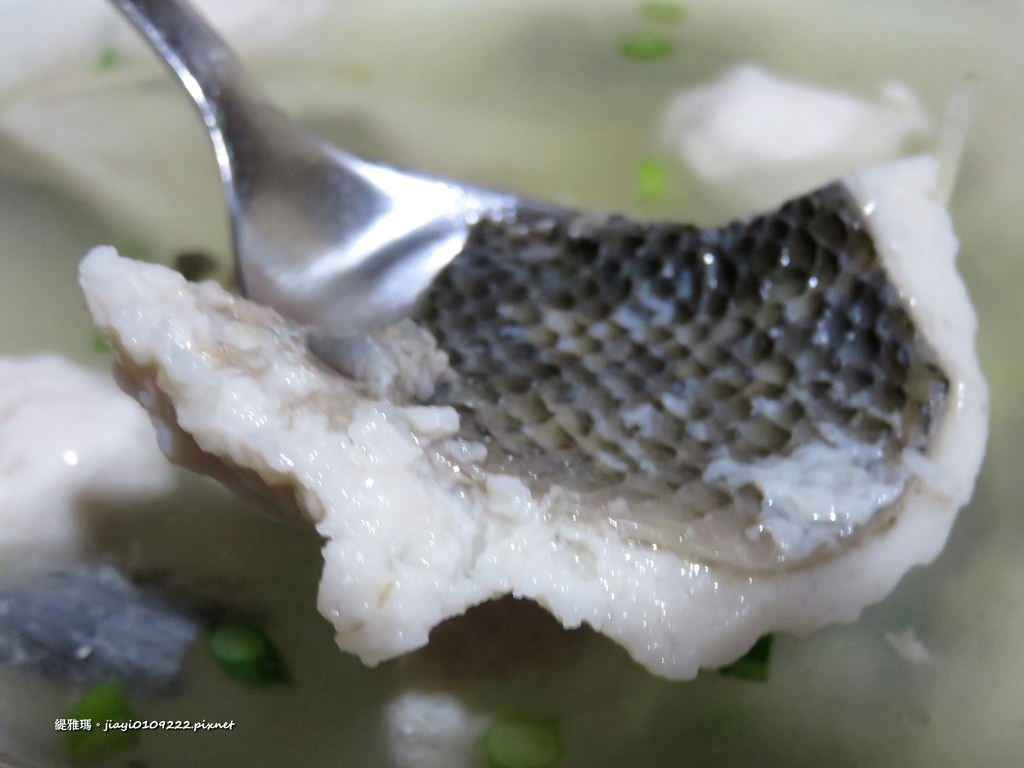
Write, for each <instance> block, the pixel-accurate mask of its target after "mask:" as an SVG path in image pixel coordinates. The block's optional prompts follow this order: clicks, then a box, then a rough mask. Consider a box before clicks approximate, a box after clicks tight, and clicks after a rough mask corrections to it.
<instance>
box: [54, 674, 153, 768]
mask: <svg viewBox="0 0 1024 768" xmlns="http://www.w3.org/2000/svg"><path fill="white" fill-rule="evenodd" d="M132 719H133V716H132V711H131V707H130V706H129V704H128V694H127V693H125V690H124V686H122V685H121V683H119V682H117V681H116V680H110V681H108V682H106V683H100V684H99V685H96V686H94V687H92V688H90V689H89V690H88V691H86V692H85V694H84V695H83V696H82V698H80V699H79V700H78V701H77V702H76V703H75V705H74V706H73V707H72V708H71V711H70V712H68V714H67V720H68V721H74V723H75V729H74V730H66V731H65V738H66V739H67V747H68V752H69V753H70V755H71V757H72V758H74V759H75V760H99V759H100V758H103V757H107V756H108V755H110V754H112V753H114V752H117V751H120V750H122V749H125V748H126V747H130V746H132V745H133V744H135V743H136V742H137V741H138V732H137V731H134V730H128V729H125V730H121V729H119V728H115V727H110V728H109V729H108V727H107V723H108V721H109V722H110V723H111V724H112V725H113V724H115V723H125V722H128V721H130V720H132Z"/></svg>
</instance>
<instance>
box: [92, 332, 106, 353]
mask: <svg viewBox="0 0 1024 768" xmlns="http://www.w3.org/2000/svg"><path fill="white" fill-rule="evenodd" d="M92 351H93V352H109V351H110V345H109V344H108V343H107V340H106V339H104V338H103V337H102V336H101V335H100V332H99V331H93V332H92Z"/></svg>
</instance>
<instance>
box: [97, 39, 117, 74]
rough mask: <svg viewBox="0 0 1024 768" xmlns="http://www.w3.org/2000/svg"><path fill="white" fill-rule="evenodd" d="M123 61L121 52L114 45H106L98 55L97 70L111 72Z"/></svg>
mask: <svg viewBox="0 0 1024 768" xmlns="http://www.w3.org/2000/svg"><path fill="white" fill-rule="evenodd" d="M120 63H121V52H120V51H119V50H117V48H114V47H113V46H112V45H105V46H103V47H102V48H100V52H99V53H98V54H97V55H96V71H97V72H109V71H110V70H112V69H113V68H114V67H116V66H117V65H118V64H120Z"/></svg>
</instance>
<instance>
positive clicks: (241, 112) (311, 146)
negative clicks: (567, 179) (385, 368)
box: [112, 0, 543, 329]
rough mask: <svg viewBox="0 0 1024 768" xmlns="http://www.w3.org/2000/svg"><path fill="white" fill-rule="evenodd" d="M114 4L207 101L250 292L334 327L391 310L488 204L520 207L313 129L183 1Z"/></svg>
mask: <svg viewBox="0 0 1024 768" xmlns="http://www.w3.org/2000/svg"><path fill="white" fill-rule="evenodd" d="M112 2H113V4H114V6H116V7H117V9H118V10H119V11H121V13H122V14H123V15H124V16H125V17H126V18H127V19H128V20H129V21H130V22H131V23H132V24H133V25H134V26H135V27H136V28H137V29H138V30H139V31H140V32H141V33H142V34H143V35H144V36H145V37H146V39H147V40H148V41H149V43H150V44H151V45H152V47H153V48H154V49H155V50H156V51H157V53H159V54H160V56H161V57H162V58H163V59H164V61H165V62H166V63H167V64H168V66H169V67H170V68H171V70H172V71H173V72H174V74H175V75H177V77H178V79H179V80H180V81H181V83H182V85H183V86H184V88H185V90H186V91H187V92H188V95H189V96H190V97H191V98H192V100H193V101H194V102H195V104H196V106H197V107H198V109H199V113H200V115H201V116H202V119H203V122H204V123H205V125H206V128H207V130H208V131H209V133H210V139H211V141H212V142H213V148H214V153H215V155H216V158H217V164H218V166H219V168H220V176H221V180H222V181H223V183H224V191H225V195H226V197H227V201H228V207H229V210H230V215H231V231H232V237H233V241H234V251H235V263H236V270H237V273H238V278H239V280H240V283H241V285H242V290H243V292H244V293H245V294H246V295H247V296H249V297H250V298H253V299H255V300H257V301H259V302H262V303H265V304H269V305H271V306H273V307H275V308H276V309H278V310H279V311H281V312H282V313H283V314H285V315H288V316H290V317H292V318H294V319H296V320H299V321H302V322H306V323H315V324H317V325H320V326H324V327H328V328H346V329H348V328H351V327H353V326H360V325H365V324H368V323H372V322H376V321H379V320H382V319H387V318H388V317H391V316H393V315H396V314H399V313H400V312H401V311H402V310H403V309H405V308H407V307H408V306H409V305H410V304H411V303H412V302H413V301H415V299H416V297H417V296H418V295H419V294H420V292H421V291H422V290H423V289H424V288H425V287H426V286H427V285H429V283H430V282H431V280H432V279H433V278H434V276H435V275H437V273H438V272H439V271H440V270H442V269H443V268H444V267H445V265H447V264H448V263H449V262H450V261H451V260H452V259H453V258H454V257H455V256H457V255H458V254H459V253H460V251H461V250H462V248H463V246H464V244H465V242H466V239H467V237H468V233H469V229H470V228H471V227H472V225H473V224H474V223H475V222H476V221H477V220H478V219H479V218H480V217H481V215H484V214H487V215H489V216H505V215H508V214H511V213H513V212H514V211H515V210H516V208H517V207H518V206H521V205H524V203H523V202H522V201H520V200H519V199H517V198H516V197H515V196H512V195H508V194H500V193H496V192H492V191H489V190H485V189H481V188H478V187H473V186H470V185H466V184H459V183H455V182H451V181H447V180H442V179H435V178H432V177H429V176H425V175H423V174H417V173H409V172H405V171H400V170H397V169H395V168H391V167H388V166H386V165H381V164H378V163H371V162H367V161H365V160H362V159H360V158H358V157H354V156H352V155H350V154H348V153H346V152H344V151H342V150H340V149H338V148H337V147H334V146H332V145H330V144H328V143H327V142H325V141H322V140H321V139H319V138H317V137H316V136H314V135H312V134H310V133H309V132H308V131H306V130H305V129H304V128H302V127H301V126H300V125H299V124H298V123H296V122H295V121H294V120H292V119H291V118H290V117H288V116H287V115H286V114H284V112H282V111H281V110H280V109H279V108H278V107H276V106H275V105H274V104H272V103H271V102H270V101H269V100H268V99H267V98H266V96H265V95H264V94H263V93H262V91H261V90H260V88H259V87H258V86H257V85H256V84H255V83H254V82H253V80H252V78H251V77H250V75H249V73H248V72H247V71H246V70H245V68H244V67H243V65H242V64H241V63H240V62H239V60H238V58H237V57H236V56H235V55H234V53H233V52H232V51H231V50H230V49H229V48H228V47H227V45H226V44H225V43H224V42H223V41H222V40H221V39H220V37H218V35H217V34H216V32H214V31H213V29H212V28H211V27H210V25H209V24H208V23H207V22H206V21H205V20H204V19H203V18H202V16H200V14H199V13H198V12H197V11H196V9H194V8H193V7H192V6H191V5H189V4H188V3H187V2H186V1H185V0H112ZM538 208H540V209H542V208H543V206H539V207H538Z"/></svg>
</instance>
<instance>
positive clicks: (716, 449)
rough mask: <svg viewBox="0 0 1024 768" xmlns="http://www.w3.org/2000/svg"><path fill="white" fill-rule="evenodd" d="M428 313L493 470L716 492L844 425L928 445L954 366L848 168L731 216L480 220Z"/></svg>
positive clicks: (648, 490) (440, 396)
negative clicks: (716, 464)
mask: <svg viewBox="0 0 1024 768" xmlns="http://www.w3.org/2000/svg"><path fill="white" fill-rule="evenodd" d="M413 319H414V320H415V321H416V322H417V323H419V324H420V325H422V326H423V327H424V328H426V329H427V330H429V331H430V332H431V333H432V334H433V335H434V336H435V338H436V339H437V343H438V346H439V348H440V349H442V350H444V351H445V352H446V353H447V354H448V356H449V359H450V363H451V366H452V368H453V369H454V371H455V372H456V374H458V381H457V382H456V383H455V384H451V385H444V386H442V387H440V388H439V389H438V391H437V393H436V394H435V396H434V398H433V399H432V400H431V403H432V404H440V405H452V406H454V407H456V408H457V409H458V410H459V412H460V416H461V417H462V424H463V431H464V434H465V436H466V437H467V438H469V439H472V440H477V441H481V442H483V443H484V444H485V445H487V446H488V454H489V455H488V462H489V466H488V467H487V468H488V469H489V470H492V471H501V472H512V473H516V474H520V475H525V476H529V477H532V478H534V481H535V484H537V485H540V486H543V485H545V484H546V483H549V482H558V484H560V485H562V486H567V487H575V488H577V489H579V490H583V491H587V490H596V489H605V490H607V489H616V488H618V489H620V490H627V491H629V492H630V493H632V494H640V495H641V496H645V495H646V496H651V497H657V496H661V495H663V494H666V493H675V492H677V491H680V490H682V491H683V492H684V494H685V495H687V496H688V497H690V498H692V499H694V500H695V503H696V504H697V505H698V506H703V507H704V509H701V510H693V511H694V512H697V513H702V512H708V511H712V510H713V509H714V508H716V507H720V506H723V505H736V504H738V505H741V506H743V505H748V506H751V507H752V508H756V507H757V505H758V504H759V503H760V498H759V497H758V495H757V492H756V489H752V488H750V489H747V490H749V491H750V494H748V495H749V496H750V498H743V497H742V496H743V494H742V493H741V494H739V495H738V496H733V495H732V494H731V492H729V491H728V490H727V489H724V488H721V487H718V486H716V485H715V484H714V483H709V482H707V481H705V480H704V478H703V474H704V471H705V469H706V468H707V466H708V464H709V463H710V462H711V461H713V460H714V459H716V458H720V457H722V456H726V457H729V458H731V459H733V460H735V461H738V462H751V461H756V460H758V459H760V458H764V457H766V456H772V455H786V454H789V453H791V452H792V451H793V450H795V449H796V448H798V447H799V446H801V445H804V444H807V443H810V442H815V441H824V442H828V437H827V436H828V435H829V434H835V432H836V430H837V429H838V430H840V431H842V432H843V433H845V434H847V435H849V436H850V437H852V438H853V439H856V440H858V441H862V442H865V443H868V444H879V443H881V444H883V445H884V448H885V451H886V453H887V455H889V456H890V457H893V458H898V456H899V454H900V452H901V451H902V450H903V449H904V448H907V447H910V448H913V449H916V450H919V451H924V450H925V449H926V447H927V443H928V438H929V435H930V431H931V425H932V424H933V423H934V422H935V421H936V420H937V417H938V416H939V415H940V414H941V409H942V407H943V404H944V401H945V398H946V393H947V390H948V386H949V384H948V379H947V377H946V375H945V374H944V373H943V371H941V370H940V369H939V368H938V367H937V366H936V365H935V364H934V362H933V361H934V354H933V352H932V350H931V349H930V348H929V347H928V345H927V344H926V343H925V342H924V341H923V339H922V338H921V335H920V333H919V332H918V330H917V329H916V328H915V327H914V324H913V322H912V320H911V319H910V316H909V314H908V312H907V311H906V308H905V307H904V306H903V303H902V299H901V297H900V294H899V290H898V289H897V288H896V287H895V286H894V285H893V284H892V283H891V282H890V280H889V278H888V276H887V275H886V273H885V269H884V267H883V264H882V261H881V259H880V257H879V255H878V251H877V249H876V247H875V244H874V243H873V241H872V239H871V236H870V234H869V232H868V229H867V227H866V225H865V222H864V219H863V215H862V213H861V211H860V209H859V207H858V205H857V204H856V202H855V201H854V199H853V198H852V196H851V195H850V193H849V192H848V191H847V189H846V187H845V186H844V185H843V184H841V183H835V184H832V185H829V186H826V187H823V188H822V189H819V190H817V191H815V192H812V193H810V194H808V195H805V196H803V197H800V198H797V199H794V200H791V201H789V202H787V203H785V204H784V205H782V206H781V207H780V208H779V209H778V210H776V211H774V212H771V213H767V214H764V215H760V216H756V217H752V218H749V219H745V220H742V221H737V222H733V223H731V224H728V225H726V226H723V227H712V228H706V229H700V228H697V227H693V226H687V225H677V224H659V223H653V224H650V223H638V222H634V221H629V220H626V219H622V218H618V217H610V218H605V219H603V220H595V219H588V218H587V217H580V216H578V215H572V216H569V215H564V216H562V217H557V216H554V215H552V214H551V212H549V211H546V210H544V209H539V210H538V211H536V212H533V213H530V212H526V213H524V214H522V215H521V216H520V217H519V218H518V219H516V220H511V221H509V220H490V219H484V220H482V221H481V222H480V223H479V224H478V225H476V227H475V229H474V230H473V232H472V236H471V238H470V241H469V243H468V245H467V247H466V249H465V250H464V251H463V253H462V254H460V256H459V257H458V258H456V259H455V260H454V261H453V262H452V263H451V264H450V265H449V266H448V267H447V268H446V269H445V271H444V272H442V273H441V274H440V275H439V276H438V278H437V280H435V282H434V284H433V285H432V286H431V288H430V289H429V291H428V292H427V294H426V295H425V297H424V299H423V300H422V301H421V303H420V304H419V305H418V307H417V309H416V311H415V313H414V314H413Z"/></svg>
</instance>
